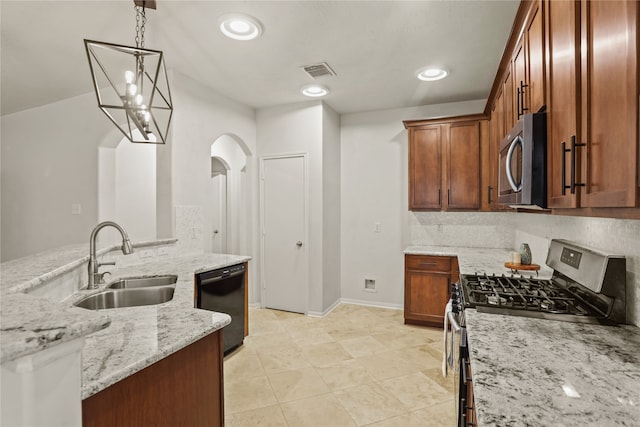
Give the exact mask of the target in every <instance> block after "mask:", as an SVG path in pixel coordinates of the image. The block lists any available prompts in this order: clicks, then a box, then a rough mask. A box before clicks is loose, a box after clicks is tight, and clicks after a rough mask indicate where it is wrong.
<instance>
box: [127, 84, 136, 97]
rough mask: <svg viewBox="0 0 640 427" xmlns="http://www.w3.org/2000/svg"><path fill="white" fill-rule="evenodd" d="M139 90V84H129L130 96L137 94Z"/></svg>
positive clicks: (128, 91)
mask: <svg viewBox="0 0 640 427" xmlns="http://www.w3.org/2000/svg"><path fill="white" fill-rule="evenodd" d="M137 92H138V86H136V85H134V84H128V85H127V93H128V94H129V96H135V94H136V93H137Z"/></svg>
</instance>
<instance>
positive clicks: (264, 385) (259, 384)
mask: <svg viewBox="0 0 640 427" xmlns="http://www.w3.org/2000/svg"><path fill="white" fill-rule="evenodd" d="M275 403H277V400H276V395H275V393H274V392H273V389H272V388H271V383H270V382H269V379H268V378H267V377H266V376H262V377H252V378H242V379H238V380H236V381H225V383H224V411H225V414H227V415H231V414H235V413H238V412H243V411H249V410H251V409H257V408H262V407H265V406H270V405H273V404H275Z"/></svg>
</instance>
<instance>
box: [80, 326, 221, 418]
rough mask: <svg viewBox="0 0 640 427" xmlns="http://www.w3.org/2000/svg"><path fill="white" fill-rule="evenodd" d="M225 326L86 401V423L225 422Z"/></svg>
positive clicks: (83, 402) (83, 407)
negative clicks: (223, 366) (223, 354)
mask: <svg viewBox="0 0 640 427" xmlns="http://www.w3.org/2000/svg"><path fill="white" fill-rule="evenodd" d="M222 348H223V347H222V330H218V331H216V332H214V333H212V334H210V335H207V336H205V337H204V338H201V339H200V340H198V341H196V342H195V343H193V344H191V345H189V346H187V347H185V348H183V349H181V350H178V351H177V352H175V353H174V354H172V355H170V356H167V357H166V358H164V359H162V360H159V361H157V362H156V363H154V364H153V365H150V366H148V367H146V368H144V369H143V370H141V371H139V372H137V373H135V374H133V375H131V376H130V377H127V378H125V379H123V380H121V381H119V382H117V383H115V384H113V385H112V386H110V387H108V388H106V389H104V390H102V391H101V392H99V393H96V394H95V395H93V396H91V397H88V398H87V399H85V400H83V401H82V425H83V426H84V427H103V426H104V427H111V426H123V427H126V426H167V427H168V426H179V425H182V426H223V425H224V402H223V396H224V392H223V382H222V360H223V356H222Z"/></svg>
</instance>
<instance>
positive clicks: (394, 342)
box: [372, 332, 427, 351]
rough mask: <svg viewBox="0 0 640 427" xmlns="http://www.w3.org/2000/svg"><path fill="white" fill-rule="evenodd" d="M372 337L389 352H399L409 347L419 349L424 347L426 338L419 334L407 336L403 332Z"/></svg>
mask: <svg viewBox="0 0 640 427" xmlns="http://www.w3.org/2000/svg"><path fill="white" fill-rule="evenodd" d="M372 337H373V338H374V339H375V340H377V341H378V342H379V343H380V344H382V345H383V346H385V347H386V349H387V351H391V350H399V349H402V348H407V347H417V346H420V345H424V344H425V343H426V342H427V341H426V337H425V336H423V335H418V334H407V333H402V332H400V333H399V332H386V333H382V334H375V335H372Z"/></svg>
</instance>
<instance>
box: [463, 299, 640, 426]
mask: <svg viewBox="0 0 640 427" xmlns="http://www.w3.org/2000/svg"><path fill="white" fill-rule="evenodd" d="M465 318H466V322H467V337H468V342H469V348H470V350H471V357H470V359H471V371H472V378H473V391H474V398H475V402H476V405H475V406H476V414H477V417H478V425H479V426H481V427H485V426H500V427H502V426H532V427H533V426H536V427H537V426H539V427H547V426H559V427H560V426H594V427H596V426H597V427H602V426H638V425H640V391H639V390H640V385H639V384H640V329H639V328H637V327H635V326H629V325H621V326H602V325H588V324H580V323H572V322H561V321H556V320H546V319H533V318H526V317H516V316H504V315H499V314H489V313H478V312H477V311H476V310H465Z"/></svg>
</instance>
